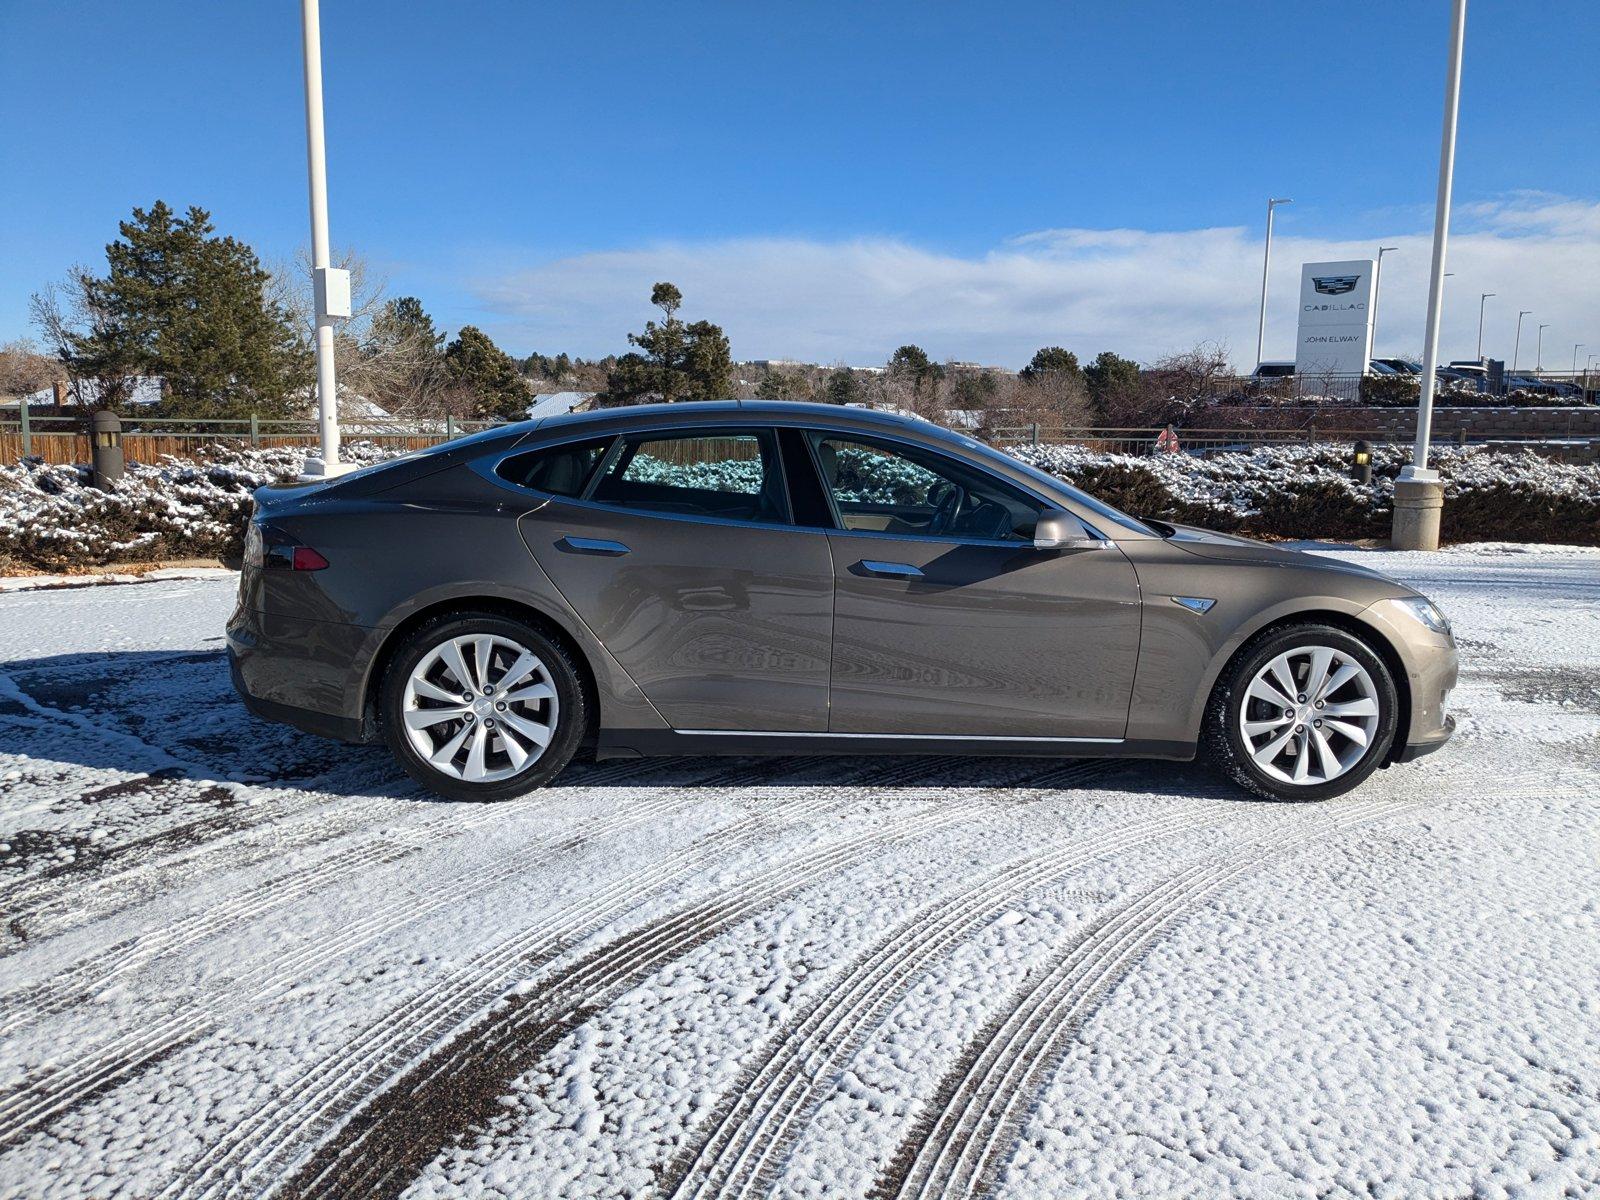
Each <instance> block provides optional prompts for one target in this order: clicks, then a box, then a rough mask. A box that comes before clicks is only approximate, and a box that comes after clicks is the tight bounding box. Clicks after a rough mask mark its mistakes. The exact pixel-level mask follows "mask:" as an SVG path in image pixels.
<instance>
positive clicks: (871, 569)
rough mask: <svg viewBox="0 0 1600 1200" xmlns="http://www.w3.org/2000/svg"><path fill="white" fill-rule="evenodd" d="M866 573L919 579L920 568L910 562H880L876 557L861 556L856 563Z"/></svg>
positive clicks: (888, 577) (920, 575)
mask: <svg viewBox="0 0 1600 1200" xmlns="http://www.w3.org/2000/svg"><path fill="white" fill-rule="evenodd" d="M856 566H858V567H860V568H861V569H862V570H863V571H865V572H866V573H867V574H868V575H882V576H884V577H885V578H887V579H921V578H922V568H921V567H913V566H912V565H911V564H910V563H897V562H881V561H880V560H878V559H876V558H863V559H862V560H861V561H860V562H858V563H857V564H856Z"/></svg>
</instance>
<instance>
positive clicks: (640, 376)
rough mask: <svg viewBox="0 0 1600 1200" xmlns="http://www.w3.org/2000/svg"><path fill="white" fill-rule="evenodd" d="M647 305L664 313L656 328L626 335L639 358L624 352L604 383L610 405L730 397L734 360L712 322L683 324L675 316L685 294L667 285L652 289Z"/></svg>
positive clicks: (650, 323) (649, 324)
mask: <svg viewBox="0 0 1600 1200" xmlns="http://www.w3.org/2000/svg"><path fill="white" fill-rule="evenodd" d="M650 303H652V304H654V305H655V306H656V307H657V308H659V309H660V310H661V311H662V313H663V314H664V315H665V318H666V319H665V320H663V321H662V322H661V323H660V324H659V325H658V324H656V323H655V322H654V321H646V322H645V325H644V332H643V333H630V334H629V335H628V342H629V344H630V345H633V346H637V347H639V349H640V350H642V351H644V353H643V354H638V353H629V354H624V355H623V356H622V357H621V358H619V359H618V360H617V365H616V366H615V367H614V368H613V369H612V371H611V373H610V375H609V377H608V378H607V380H606V399H607V401H608V402H610V403H612V404H636V403H638V402H639V401H641V400H645V399H650V398H658V399H661V400H664V401H667V402H668V403H671V402H673V401H678V400H725V399H727V398H728V397H729V396H731V395H732V394H733V356H732V353H731V351H730V349H729V346H728V336H727V334H725V333H723V332H722V329H721V327H720V326H717V325H714V324H712V323H711V322H710V321H695V322H693V323H692V324H685V323H684V322H683V321H682V320H680V319H679V317H678V315H677V313H678V309H679V307H680V306H681V305H682V304H683V293H682V292H680V291H679V290H678V288H677V287H676V286H675V285H674V284H671V283H658V284H656V285H655V287H653V288H652V289H651V290H650Z"/></svg>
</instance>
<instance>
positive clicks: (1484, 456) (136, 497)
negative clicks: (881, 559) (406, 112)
mask: <svg viewBox="0 0 1600 1200" xmlns="http://www.w3.org/2000/svg"><path fill="white" fill-rule="evenodd" d="M345 453H346V455H347V456H348V457H349V459H350V460H351V461H353V462H360V463H367V462H376V461H378V460H379V459H382V458H385V457H390V454H389V453H388V452H385V451H383V450H379V449H378V448H377V447H375V446H373V445H371V444H370V443H363V442H355V443H349V444H347V445H346V447H345ZM1012 453H1014V454H1016V455H1017V457H1019V458H1021V459H1023V460H1024V461H1025V462H1028V463H1031V464H1032V465H1034V466H1036V467H1038V468H1040V469H1041V470H1044V471H1048V472H1050V473H1051V474H1053V475H1057V476H1060V477H1061V478H1063V479H1065V480H1067V481H1068V482H1070V483H1072V484H1075V485H1076V486H1078V487H1081V488H1083V489H1084V490H1085V491H1087V492H1090V493H1092V494H1094V495H1096V496H1099V497H1100V498H1101V499H1103V500H1106V501H1108V502H1109V503H1111V504H1115V505H1117V506H1118V507H1119V508H1124V509H1126V510H1127V511H1129V512H1132V513H1136V514H1142V515H1145V516H1151V517H1157V518H1160V519H1163V520H1169V521H1177V522H1180V523H1183V524H1194V525H1203V526H1206V527H1209V528H1212V529H1221V530H1226V531H1230V532H1237V533H1243V534H1247V535H1260V536H1267V537H1288V538H1359V537H1384V536H1386V535H1387V534H1388V531H1389V523H1390V516H1391V503H1392V499H1393V494H1394V476H1395V474H1396V473H1397V472H1398V471H1399V469H1400V467H1401V466H1402V465H1404V463H1405V459H1406V455H1405V452H1404V451H1402V450H1400V449H1399V448H1396V447H1379V448H1377V449H1375V450H1374V451H1373V482H1372V484H1371V485H1370V486H1365V487H1364V486H1362V485H1361V484H1358V483H1356V482H1355V481H1354V480H1352V479H1351V478H1350V475H1349V462H1350V458H1349V455H1350V451H1349V447H1348V446H1342V445H1337V444H1331V443H1321V444H1314V445H1303V446H1267V447H1260V448H1257V449H1254V450H1242V451H1237V452H1227V453H1221V454H1217V455H1214V456H1212V457H1210V458H1196V457H1192V456H1189V455H1185V454H1173V455H1158V456H1150V457H1135V456H1132V455H1125V454H1108V453H1103V452H1100V451H1095V450H1090V449H1085V448H1084V447H1081V446H1051V445H1044V446H1018V447H1015V448H1013V450H1012ZM1434 461H1435V465H1436V466H1437V467H1438V468H1439V471H1440V474H1441V476H1442V477H1443V479H1444V481H1445V488H1446V495H1447V497H1448V502H1447V503H1446V505H1445V509H1444V515H1443V535H1444V537H1445V539H1446V540H1448V541H1455V542H1463V541H1522V542H1554V543H1565V544H1574V545H1589V546H1593V545H1600V465H1594V464H1591V465H1586V466H1570V465H1565V464H1561V463H1555V462H1551V461H1549V460H1548V459H1545V458H1543V457H1541V456H1539V455H1537V454H1534V453H1532V452H1530V451H1521V452H1506V451H1491V450H1486V449H1477V448H1472V447H1468V448H1465V449H1458V448H1454V447H1450V448H1442V449H1440V450H1439V451H1437V452H1436V456H1435V460H1434ZM304 462H305V453H304V452H303V451H300V450H292V449H259V450H250V449H246V448H241V447H231V446H219V447H218V448H217V449H216V450H214V451H212V452H211V453H209V454H207V455H205V456H204V457H202V458H198V459H177V458H164V459H163V460H162V461H161V462H159V463H156V464H153V465H145V464H140V463H129V464H128V471H127V475H126V476H125V477H124V479H123V480H122V482H121V483H120V484H119V485H118V487H117V490H116V491H115V492H102V491H99V490H98V489H96V488H94V487H92V486H90V479H89V472H88V471H87V469H85V468H83V467H66V466H47V465H45V464H43V463H41V462H39V461H38V460H37V459H31V460H25V461H23V462H19V463H13V464H11V465H0V570H13V571H28V570H60V569H63V568H72V567H80V566H92V565H101V564H105V563H112V562H151V561H157V560H163V559H174V558H216V557H226V556H230V555H234V554H237V553H238V552H239V550H240V547H241V541H242V538H243V536H244V524H245V520H246V518H247V517H248V515H249V511H250V494H251V492H253V491H254V490H255V489H256V488H258V487H261V486H262V485H264V484H267V483H271V482H273V481H275V480H280V479H288V478H293V477H294V476H296V475H298V474H299V473H300V471H301V469H302V468H303V466H304ZM895 464H898V465H899V471H898V473H896V469H894V467H895ZM635 467H636V468H637V469H639V470H641V471H644V472H647V473H648V474H649V475H650V477H651V478H652V479H659V480H660V481H662V482H666V481H668V480H671V481H672V482H675V483H682V484H685V485H687V486H700V487H715V488H720V489H723V490H731V491H738V492H742V493H746V494H753V493H754V492H755V491H756V489H757V488H758V487H759V481H760V463H759V462H758V461H756V460H754V459H729V460H727V461H722V462H709V463H701V464H695V465H691V466H682V465H675V464H671V463H666V462H662V461H660V460H656V459H650V460H648V461H647V462H646V461H642V460H641V459H635ZM922 474H923V472H922V471H921V469H920V468H917V467H914V466H912V465H911V464H909V463H905V462H904V461H903V460H899V459H893V460H888V459H873V460H871V461H869V460H868V457H867V456H865V455H861V454H858V453H857V452H856V451H855V450H853V449H851V448H846V449H843V450H841V452H840V454H839V483H840V488H841V493H842V494H843V495H844V496H845V497H846V498H848V499H854V500H858V501H863V502H878V503H907V502H914V501H921V500H922V499H924V498H925V497H926V494H927V491H928V480H927V479H924V478H922V477H921V476H922Z"/></svg>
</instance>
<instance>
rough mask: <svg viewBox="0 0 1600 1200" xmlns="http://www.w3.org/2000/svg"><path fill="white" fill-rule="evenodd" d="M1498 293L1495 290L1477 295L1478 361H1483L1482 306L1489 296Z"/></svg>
mask: <svg viewBox="0 0 1600 1200" xmlns="http://www.w3.org/2000/svg"><path fill="white" fill-rule="evenodd" d="M1498 294H1499V293H1497V292H1484V293H1483V294H1482V295H1481V296H1479V297H1478V361H1479V362H1482V361H1483V306H1484V303H1485V302H1486V301H1487V300H1488V299H1489V298H1490V297H1492V296H1495V295H1498Z"/></svg>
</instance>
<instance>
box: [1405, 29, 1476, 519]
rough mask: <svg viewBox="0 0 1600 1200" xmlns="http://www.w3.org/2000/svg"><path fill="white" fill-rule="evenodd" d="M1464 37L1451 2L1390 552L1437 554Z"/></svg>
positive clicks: (1465, 31)
mask: <svg viewBox="0 0 1600 1200" xmlns="http://www.w3.org/2000/svg"><path fill="white" fill-rule="evenodd" d="M1466 36H1467V0H1452V5H1451V13H1450V58H1449V62H1450V65H1449V69H1448V71H1447V72H1446V75H1445V83H1444V127H1443V130H1442V132H1441V134H1440V138H1439V190H1438V194H1437V196H1436V197H1435V199H1434V211H1433V263H1432V266H1431V268H1430V269H1429V273H1428V323H1427V332H1426V334H1425V336H1424V339H1423V347H1422V386H1421V389H1420V390H1421V395H1420V396H1419V397H1418V402H1417V444H1416V448H1415V450H1414V451H1413V453H1412V456H1411V462H1410V463H1409V464H1408V465H1407V466H1406V467H1405V468H1404V469H1403V470H1402V471H1401V472H1400V477H1399V478H1398V479H1397V480H1395V485H1394V527H1393V529H1392V530H1391V532H1390V544H1391V545H1393V546H1394V548H1395V549H1396V550H1437V549H1438V548H1439V512H1440V509H1442V508H1443V507H1444V485H1442V484H1441V483H1440V482H1439V473H1438V472H1437V471H1434V470H1430V469H1429V467H1428V440H1429V438H1430V437H1431V436H1432V433H1433V393H1434V388H1435V386H1436V384H1437V382H1438V380H1437V372H1438V369H1439V318H1440V315H1441V314H1442V313H1443V311H1444V274H1445V271H1444V261H1445V247H1446V243H1447V242H1448V241H1449V240H1450V193H1451V190H1452V188H1453V186H1454V183H1455V167H1456V117H1457V115H1458V113H1459V112H1460V108H1461V48H1462V45H1463V44H1464V43H1465V41H1466Z"/></svg>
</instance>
